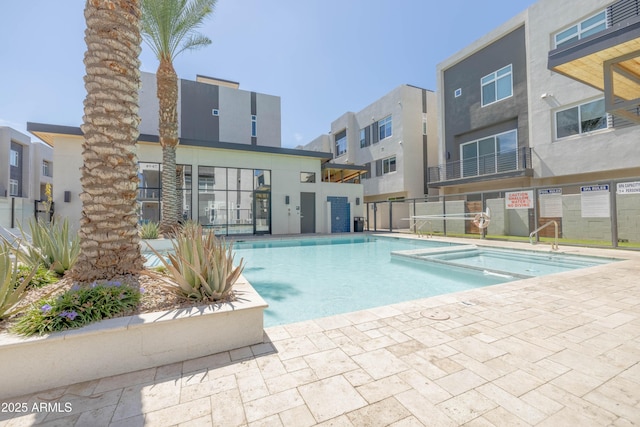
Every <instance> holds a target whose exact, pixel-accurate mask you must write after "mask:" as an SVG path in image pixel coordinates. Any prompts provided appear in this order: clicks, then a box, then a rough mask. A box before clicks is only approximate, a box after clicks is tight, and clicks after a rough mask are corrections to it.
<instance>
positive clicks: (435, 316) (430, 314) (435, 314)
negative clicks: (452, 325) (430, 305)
mask: <svg viewBox="0 0 640 427" xmlns="http://www.w3.org/2000/svg"><path fill="white" fill-rule="evenodd" d="M420 314H421V315H422V317H426V318H427V319H431V320H449V319H450V318H451V316H449V315H448V314H447V313H445V312H443V311H439V310H425V311H423V312H421V313H420Z"/></svg>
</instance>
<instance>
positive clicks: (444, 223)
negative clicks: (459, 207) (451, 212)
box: [442, 194, 447, 237]
mask: <svg viewBox="0 0 640 427" xmlns="http://www.w3.org/2000/svg"><path fill="white" fill-rule="evenodd" d="M442 217H443V218H444V219H443V220H442V232H443V233H444V235H445V237H446V235H447V197H446V196H445V195H444V194H443V195H442Z"/></svg>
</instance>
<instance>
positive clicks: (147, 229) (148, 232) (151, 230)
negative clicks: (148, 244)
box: [139, 221, 160, 239]
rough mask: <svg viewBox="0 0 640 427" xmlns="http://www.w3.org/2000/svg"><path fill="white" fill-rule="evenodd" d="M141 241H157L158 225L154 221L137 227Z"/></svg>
mask: <svg viewBox="0 0 640 427" xmlns="http://www.w3.org/2000/svg"><path fill="white" fill-rule="evenodd" d="M139 229H140V237H141V238H142V239H157V238H158V235H159V234H160V225H159V224H158V223H157V222H154V221H147V222H144V223H142V224H141V225H140V226H139Z"/></svg>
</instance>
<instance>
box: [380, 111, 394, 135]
mask: <svg viewBox="0 0 640 427" xmlns="http://www.w3.org/2000/svg"><path fill="white" fill-rule="evenodd" d="M392 127H393V126H392V122H391V116H387V117H385V118H384V119H382V120H379V121H378V135H379V138H378V140H380V141H382V140H383V139H385V138H389V137H390V136H391V135H392V133H391V130H392Z"/></svg>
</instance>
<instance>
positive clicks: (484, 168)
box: [428, 147, 531, 183]
mask: <svg viewBox="0 0 640 427" xmlns="http://www.w3.org/2000/svg"><path fill="white" fill-rule="evenodd" d="M525 169H531V148H529V147H522V148H519V149H518V150H512V151H505V152H501V153H494V154H488V155H485V156H480V157H473V158H470V159H464V160H457V161H455V162H449V163H446V164H442V165H438V166H432V167H430V168H429V169H428V176H429V181H428V182H429V183H434V182H443V181H449V180H454V179H463V178H473V177H480V176H487V175H495V174H502V173H505V172H515V171H520V170H522V171H523V170H525Z"/></svg>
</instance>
